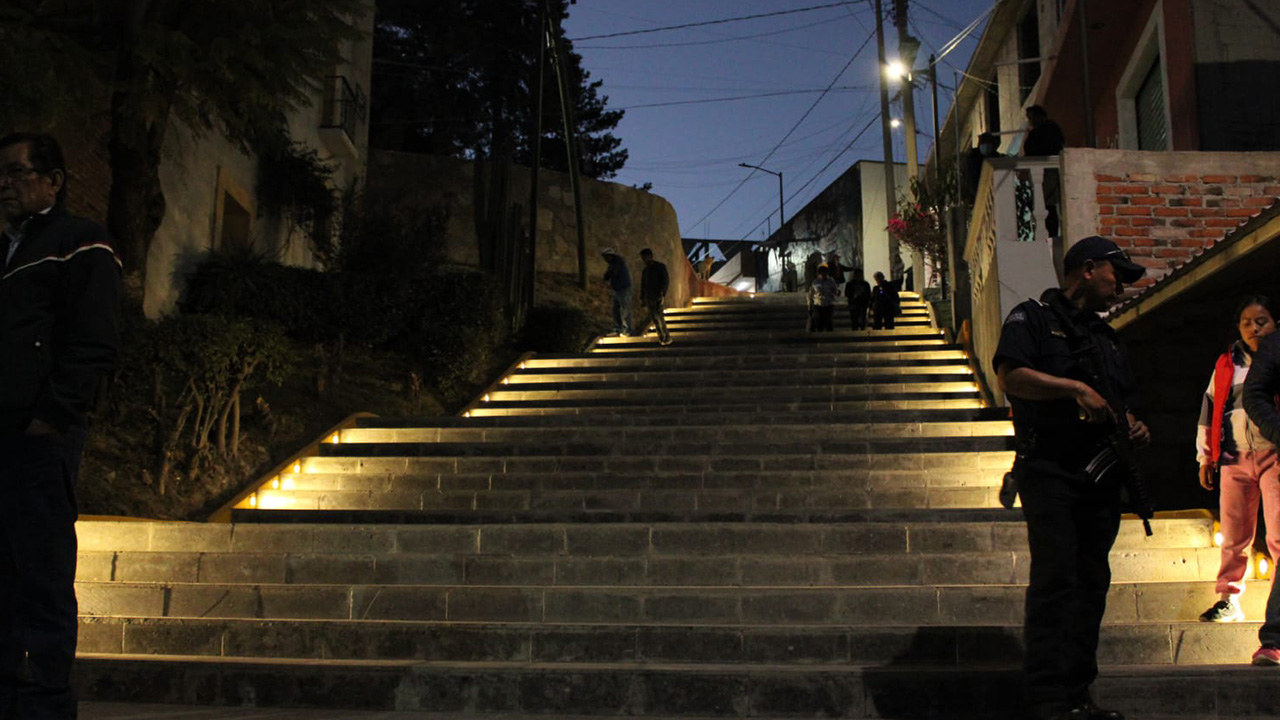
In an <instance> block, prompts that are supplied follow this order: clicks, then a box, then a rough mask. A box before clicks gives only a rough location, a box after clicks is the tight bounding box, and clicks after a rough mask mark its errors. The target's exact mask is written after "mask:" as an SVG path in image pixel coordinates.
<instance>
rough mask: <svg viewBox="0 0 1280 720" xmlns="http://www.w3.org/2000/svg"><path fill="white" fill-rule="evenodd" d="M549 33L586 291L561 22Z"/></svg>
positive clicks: (584, 250)
mask: <svg viewBox="0 0 1280 720" xmlns="http://www.w3.org/2000/svg"><path fill="white" fill-rule="evenodd" d="M549 31H550V33H551V41H550V43H549V44H550V46H551V62H552V64H553V66H554V67H555V69H556V80H557V82H558V84H559V87H560V117H561V119H562V120H563V121H564V144H565V146H566V147H565V150H566V154H567V155H568V162H569V187H570V188H571V189H572V190H573V213H574V216H575V220H576V221H577V225H578V284H579V285H580V286H581V287H582V289H583V290H586V289H587V228H586V222H585V221H584V220H583V216H582V215H583V214H582V166H581V162H580V159H579V157H578V130H577V128H578V125H577V121H576V120H574V117H573V91H572V90H571V89H570V86H569V65H568V63H567V62H566V60H565V58H566V55H565V52H564V43H563V42H562V40H561V29H560V18H559V17H555V18H553V19H552V21H551V25H550V28H549Z"/></svg>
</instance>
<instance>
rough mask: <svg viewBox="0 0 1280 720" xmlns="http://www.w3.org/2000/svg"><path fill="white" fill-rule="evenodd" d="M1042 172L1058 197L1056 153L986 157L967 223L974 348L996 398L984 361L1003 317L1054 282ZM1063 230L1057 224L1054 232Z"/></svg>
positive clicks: (995, 386) (1053, 241) (1000, 398)
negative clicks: (1054, 154) (1032, 157)
mask: <svg viewBox="0 0 1280 720" xmlns="http://www.w3.org/2000/svg"><path fill="white" fill-rule="evenodd" d="M1046 177H1047V178H1048V179H1049V185H1048V187H1049V191H1050V193H1049V194H1050V195H1057V196H1059V197H1060V196H1061V195H1062V192H1061V168H1060V166H1059V161H1058V157H1056V156H1055V157H1048V158H1036V159H1023V158H993V159H991V160H988V161H987V162H986V163H985V164H984V165H983V168H982V179H981V180H980V181H979V182H978V191H977V194H976V200H975V202H974V207H973V217H972V218H971V220H970V222H969V236H968V239H967V241H966V243H965V260H966V261H967V262H968V264H969V278H970V292H971V297H972V307H973V345H974V352H975V354H976V355H977V357H978V358H979V361H980V362H979V365H980V367H981V369H982V372H983V374H984V376H985V378H986V381H987V386H988V387H990V388H991V389H992V392H993V393H994V394H995V396H996V399H997V400H998V401H1000V402H1003V394H1002V393H1001V392H1000V390H999V386H998V383H997V382H996V378H995V376H994V373H993V371H992V370H991V368H990V367H988V365H989V359H990V358H991V357H992V355H994V353H995V349H996V344H997V343H998V342H999V339H1000V327H1001V325H1002V324H1003V322H1004V318H1005V316H1006V315H1008V314H1009V311H1010V310H1012V309H1013V307H1014V306H1015V305H1017V304H1018V303H1020V302H1023V301H1024V300H1027V299H1028V298H1036V297H1039V296H1040V293H1041V292H1043V291H1044V290H1045V289H1046V288H1049V287H1055V286H1056V285H1057V284H1058V278H1057V273H1056V271H1055V270H1054V268H1055V267H1056V266H1055V264H1054V254H1055V252H1056V251H1057V247H1058V246H1059V245H1060V244H1059V243H1058V242H1057V239H1056V238H1054V237H1050V236H1049V234H1048V229H1047V228H1046V225H1047V224H1048V223H1047V221H1048V219H1049V218H1048V215H1049V210H1048V208H1047V207H1046V205H1045V196H1046V193H1045V187H1046V185H1045V179H1046ZM1059 202H1060V201H1059ZM1058 214H1059V215H1062V213H1058ZM1064 230H1065V228H1063V227H1061V226H1060V227H1059V228H1058V237H1061V236H1062V234H1063V232H1064Z"/></svg>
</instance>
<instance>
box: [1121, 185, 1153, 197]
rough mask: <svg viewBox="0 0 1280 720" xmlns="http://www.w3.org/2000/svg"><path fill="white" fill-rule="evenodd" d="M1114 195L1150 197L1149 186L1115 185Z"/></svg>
mask: <svg viewBox="0 0 1280 720" xmlns="http://www.w3.org/2000/svg"><path fill="white" fill-rule="evenodd" d="M1114 194H1116V195H1150V194H1151V187H1150V186H1149V185H1116V186H1115V193H1114Z"/></svg>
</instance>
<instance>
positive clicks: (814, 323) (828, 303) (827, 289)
mask: <svg viewBox="0 0 1280 720" xmlns="http://www.w3.org/2000/svg"><path fill="white" fill-rule="evenodd" d="M838 297H840V285H839V284H837V283H836V281H835V280H833V279H832V278H831V269H830V268H828V267H827V264H826V263H823V264H821V265H819V266H818V277H817V278H815V279H814V281H813V285H810V286H809V332H831V331H833V330H835V329H836V328H835V325H834V323H833V319H834V317H835V313H836V298H838Z"/></svg>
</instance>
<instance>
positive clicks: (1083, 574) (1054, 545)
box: [992, 235, 1151, 720]
mask: <svg viewBox="0 0 1280 720" xmlns="http://www.w3.org/2000/svg"><path fill="white" fill-rule="evenodd" d="M1143 272H1144V269H1143V268H1142V266H1141V265H1138V264H1136V263H1134V262H1133V261H1132V260H1130V259H1129V256H1128V255H1126V254H1125V253H1124V252H1123V251H1122V250H1120V248H1118V247H1116V245H1115V243H1112V242H1111V241H1110V240H1107V239H1105V238H1102V237H1098V236H1096V235H1095V236H1092V237H1087V238H1085V239H1083V240H1081V241H1080V242H1078V243H1076V244H1075V245H1072V246H1071V249H1070V250H1068V251H1067V254H1066V257H1065V258H1064V259H1063V276H1064V281H1063V285H1062V287H1061V288H1053V289H1051V290H1049V291H1047V292H1045V293H1044V294H1043V295H1041V299H1040V300H1028V301H1026V302H1024V303H1022V304H1020V305H1017V306H1016V307H1014V309H1013V310H1012V311H1011V312H1010V313H1009V316H1008V317H1007V318H1006V319H1005V321H1004V327H1003V328H1002V329H1001V331H1000V341H999V343H998V345H997V346H996V352H995V357H994V358H993V359H992V367H993V368H994V369H995V370H996V373H997V375H998V377H999V381H1000V388H1001V389H1002V390H1004V392H1005V394H1006V395H1007V396H1008V397H1009V405H1010V406H1011V407H1012V409H1013V428H1014V434H1015V436H1016V444H1017V449H1018V454H1017V459H1016V460H1015V462H1014V474H1015V476H1016V477H1017V482H1018V490H1019V492H1020V493H1021V496H1022V513H1023V516H1024V517H1025V518H1026V521H1027V545H1028V546H1029V548H1030V550H1031V572H1030V582H1029V583H1028V586H1027V599H1026V614H1025V616H1024V617H1025V625H1024V637H1025V646H1026V651H1025V654H1024V658H1023V663H1024V664H1023V668H1024V680H1025V682H1026V689H1027V701H1028V703H1029V704H1030V705H1031V717H1033V718H1035V719H1036V720H1049V719H1051V718H1052V719H1053V720H1124V717H1123V716H1122V715H1121V714H1120V713H1118V712H1115V711H1113V710H1104V709H1102V708H1099V707H1098V706H1096V705H1094V704H1093V699H1092V697H1091V695H1090V686H1091V685H1092V684H1093V681H1094V680H1095V679H1096V678H1097V676H1098V657H1097V654H1098V633H1099V628H1100V627H1101V624H1102V616H1103V613H1104V612H1105V611H1106V606H1107V590H1108V589H1109V588H1110V585H1111V566H1110V564H1109V560H1108V553H1109V552H1110V550H1111V545H1112V543H1114V542H1115V539H1116V533H1117V532H1118V531H1119V529H1120V483H1119V481H1118V479H1117V478H1115V477H1112V476H1111V475H1103V476H1102V477H1101V478H1096V477H1093V476H1091V475H1090V474H1089V471H1088V469H1087V468H1088V466H1089V464H1090V460H1091V459H1093V458H1095V457H1096V456H1097V455H1098V454H1099V452H1100V451H1101V450H1102V449H1103V448H1104V447H1106V446H1107V443H1108V440H1109V436H1110V434H1111V433H1112V432H1115V429H1116V427H1117V424H1118V423H1120V422H1121V421H1120V418H1119V417H1117V415H1118V414H1119V413H1125V419H1126V420H1127V422H1128V427H1129V437H1130V438H1131V440H1132V441H1133V443H1134V444H1135V445H1136V446H1145V445H1147V444H1148V443H1149V442H1150V439H1151V435H1150V432H1149V431H1148V430H1147V427H1146V425H1145V424H1143V423H1142V422H1141V421H1139V420H1138V419H1137V418H1136V417H1135V416H1134V414H1133V411H1132V408H1133V407H1134V406H1135V405H1136V404H1137V383H1136V381H1135V380H1134V377H1133V372H1132V370H1131V368H1130V367H1129V362H1128V360H1127V359H1126V357H1125V355H1124V352H1123V351H1122V350H1121V348H1120V346H1119V345H1118V344H1117V342H1116V337H1115V331H1114V330H1112V329H1111V326H1109V325H1107V323H1106V322H1105V321H1103V320H1102V319H1101V318H1099V317H1098V313H1099V312H1101V311H1103V310H1106V309H1107V307H1109V306H1110V305H1111V304H1112V303H1113V302H1115V301H1116V300H1117V299H1118V298H1119V297H1120V294H1121V292H1122V291H1123V289H1124V284H1125V283H1133V282H1136V281H1137V280H1138V278H1140V277H1142V274H1143ZM1108 387H1110V388H1111V389H1113V390H1114V395H1115V398H1114V401H1115V402H1116V404H1117V407H1112V406H1111V405H1109V404H1108V402H1107V400H1106V399H1105V398H1104V397H1103V394H1104V393H1105V392H1106V389H1107V388H1108ZM1119 426H1120V427H1124V425H1122V424H1121V425H1119Z"/></svg>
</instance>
